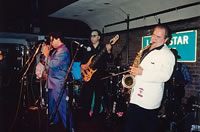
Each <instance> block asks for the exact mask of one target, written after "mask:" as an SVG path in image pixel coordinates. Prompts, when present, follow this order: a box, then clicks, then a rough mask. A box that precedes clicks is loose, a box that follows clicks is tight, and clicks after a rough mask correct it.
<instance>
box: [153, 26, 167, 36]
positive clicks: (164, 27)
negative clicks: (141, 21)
mask: <svg viewBox="0 0 200 132" xmlns="http://www.w3.org/2000/svg"><path fill="white" fill-rule="evenodd" d="M156 28H161V29H165V38H171V30H170V28H169V27H168V26H167V25H165V24H158V25H156V26H155V27H154V29H153V32H154V30H155V29H156Z"/></svg>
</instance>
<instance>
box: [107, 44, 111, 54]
mask: <svg viewBox="0 0 200 132" xmlns="http://www.w3.org/2000/svg"><path fill="white" fill-rule="evenodd" d="M111 48H112V46H111V45H110V44H106V50H107V52H108V53H111Z"/></svg>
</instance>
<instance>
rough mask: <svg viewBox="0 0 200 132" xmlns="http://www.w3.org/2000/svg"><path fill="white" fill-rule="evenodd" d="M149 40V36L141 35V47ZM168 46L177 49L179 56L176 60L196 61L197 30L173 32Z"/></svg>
mask: <svg viewBox="0 0 200 132" xmlns="http://www.w3.org/2000/svg"><path fill="white" fill-rule="evenodd" d="M150 42H151V36H144V37H142V47H145V46H146V45H148V44H149V43H150ZM168 47H169V48H173V49H176V50H177V51H178V55H179V56H181V58H180V59H178V62H196V54H197V53H196V51H197V50H196V49H197V30H190V31H184V32H176V33H173V34H172V39H171V42H170V44H169V45H168Z"/></svg>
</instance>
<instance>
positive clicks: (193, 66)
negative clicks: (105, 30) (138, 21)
mask: <svg viewBox="0 0 200 132" xmlns="http://www.w3.org/2000/svg"><path fill="white" fill-rule="evenodd" d="M161 21H162V20H161ZM168 26H169V27H170V28H171V30H172V31H173V32H176V31H185V30H191V29H197V55H196V56H197V61H196V62H191V63H184V64H185V65H186V67H187V68H188V70H189V72H190V73H191V75H192V84H191V85H189V87H188V88H187V89H186V96H185V97H189V96H191V95H194V96H197V94H198V92H200V76H199V75H200V17H197V18H192V19H188V20H181V21H177V22H172V23H168ZM153 27H154V26H150V27H142V28H138V29H132V30H130V32H129V65H132V63H133V60H134V58H135V56H136V53H137V52H138V51H139V50H140V49H141V44H142V37H143V36H146V35H151V33H152V29H153ZM117 33H118V34H119V35H120V40H119V41H118V42H117V44H116V45H114V47H113V50H112V52H113V54H114V57H115V58H116V57H119V56H121V57H119V58H121V65H122V66H123V65H126V64H127V63H126V48H123V47H124V46H125V44H126V39H127V36H126V33H127V32H126V31H121V32H115V33H110V34H105V36H104V41H105V42H108V41H109V39H110V38H112V37H113V36H114V35H115V34H117ZM121 51H122V53H121V55H119V54H120V52H121ZM186 53H187V52H186ZM113 65H114V63H113Z"/></svg>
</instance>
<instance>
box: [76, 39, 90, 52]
mask: <svg viewBox="0 0 200 132" xmlns="http://www.w3.org/2000/svg"><path fill="white" fill-rule="evenodd" d="M73 42H74V43H75V44H77V45H78V46H80V47H81V48H84V49H86V50H87V51H88V52H89V51H91V47H87V46H85V45H84V44H81V43H79V42H77V41H73Z"/></svg>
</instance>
